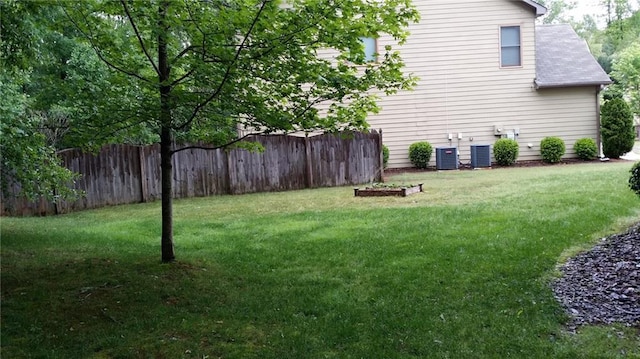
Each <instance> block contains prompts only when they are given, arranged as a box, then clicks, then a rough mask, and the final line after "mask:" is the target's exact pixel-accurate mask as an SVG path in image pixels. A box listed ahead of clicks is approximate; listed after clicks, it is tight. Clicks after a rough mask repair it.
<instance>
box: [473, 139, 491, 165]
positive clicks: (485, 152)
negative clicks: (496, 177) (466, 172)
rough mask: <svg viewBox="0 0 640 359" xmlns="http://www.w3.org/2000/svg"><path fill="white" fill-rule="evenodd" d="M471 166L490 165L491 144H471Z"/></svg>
mask: <svg viewBox="0 0 640 359" xmlns="http://www.w3.org/2000/svg"><path fill="white" fill-rule="evenodd" d="M471 167H472V168H478V167H491V146H489V145H471Z"/></svg>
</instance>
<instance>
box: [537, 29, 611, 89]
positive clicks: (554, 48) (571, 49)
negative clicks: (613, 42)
mask: <svg viewBox="0 0 640 359" xmlns="http://www.w3.org/2000/svg"><path fill="white" fill-rule="evenodd" d="M611 82H612V81H611V79H610V78H609V76H608V75H607V73H606V72H604V70H603V69H602V67H601V66H600V64H599V63H598V62H597V61H596V59H594V58H593V55H591V52H590V51H589V48H588V46H587V44H586V42H585V41H584V40H582V39H581V38H580V37H579V36H578V34H576V32H575V31H573V28H572V27H571V26H570V25H566V24H564V25H538V26H536V79H535V84H536V87H537V88H550V87H577V86H597V85H608V84H610V83H611Z"/></svg>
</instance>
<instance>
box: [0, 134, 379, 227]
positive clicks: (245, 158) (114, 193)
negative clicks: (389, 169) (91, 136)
mask: <svg viewBox="0 0 640 359" xmlns="http://www.w3.org/2000/svg"><path fill="white" fill-rule="evenodd" d="M247 141H254V142H258V143H260V144H261V145H262V146H263V147H264V151H262V152H258V151H247V150H245V149H228V150H225V149H200V148H197V149H188V150H184V151H180V152H177V153H175V154H174V155H173V158H172V163H173V197H174V198H188V197H205V196H212V195H222V194H242V193H253V192H271V191H286V190H297V189H304V188H316V187H332V186H346V185H355V184H362V183H368V182H372V181H380V180H381V179H382V175H383V172H382V171H383V169H382V155H381V154H382V133H381V132H376V131H370V132H369V133H361V132H343V133H338V134H324V135H317V136H311V137H299V136H289V135H268V136H265V135H256V136H251V137H249V138H247ZM59 155H60V158H61V160H62V162H63V163H64V166H65V167H67V168H69V169H70V170H72V171H73V172H76V173H79V174H81V178H80V179H79V180H77V181H76V182H75V184H74V186H75V188H76V189H77V190H80V191H82V192H84V193H85V194H84V196H82V197H81V198H79V199H78V200H76V201H70V202H66V201H59V202H58V203H52V202H49V201H46V200H44V199H41V200H37V201H28V200H27V199H26V198H23V197H19V196H16V194H17V193H19V191H20V187H19V184H15V185H13V186H12V187H10V188H9V191H8V192H9V193H8V195H7V196H6V197H5V195H4V194H1V195H0V196H2V198H1V199H2V215H12V216H28V215H49V214H61V213H69V212H74V211H80V210H84V209H90V208H100V207H104V206H110V205H118V204H127V203H139V202H150V201H154V200H156V199H159V198H160V196H161V194H162V193H161V186H160V178H161V177H160V147H159V145H152V146H132V145H108V146H105V147H103V148H102V149H101V150H100V152H99V153H97V154H96V155H93V154H89V153H83V152H82V151H81V150H79V149H69V150H63V151H61V152H60V153H59Z"/></svg>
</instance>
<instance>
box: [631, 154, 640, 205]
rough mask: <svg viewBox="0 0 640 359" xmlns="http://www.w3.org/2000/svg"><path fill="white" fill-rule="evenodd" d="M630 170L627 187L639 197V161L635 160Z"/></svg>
mask: <svg viewBox="0 0 640 359" xmlns="http://www.w3.org/2000/svg"><path fill="white" fill-rule="evenodd" d="M630 172H631V177H629V188H631V190H632V191H633V192H635V194H637V195H638V196H639V197H640V162H636V163H635V164H634V165H633V167H632V168H631V171H630Z"/></svg>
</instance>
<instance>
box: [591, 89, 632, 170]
mask: <svg viewBox="0 0 640 359" xmlns="http://www.w3.org/2000/svg"><path fill="white" fill-rule="evenodd" d="M600 121H601V132H602V151H603V153H604V155H605V156H606V157H610V158H619V157H620V156H622V155H624V154H625V153H627V152H629V151H631V150H632V149H633V145H634V142H635V138H636V133H635V131H634V125H633V114H632V113H631V109H630V108H629V105H628V104H627V102H626V101H625V100H624V99H622V98H620V97H615V98H613V99H610V100H608V101H606V102H605V103H604V104H603V105H602V108H601V110H600Z"/></svg>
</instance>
